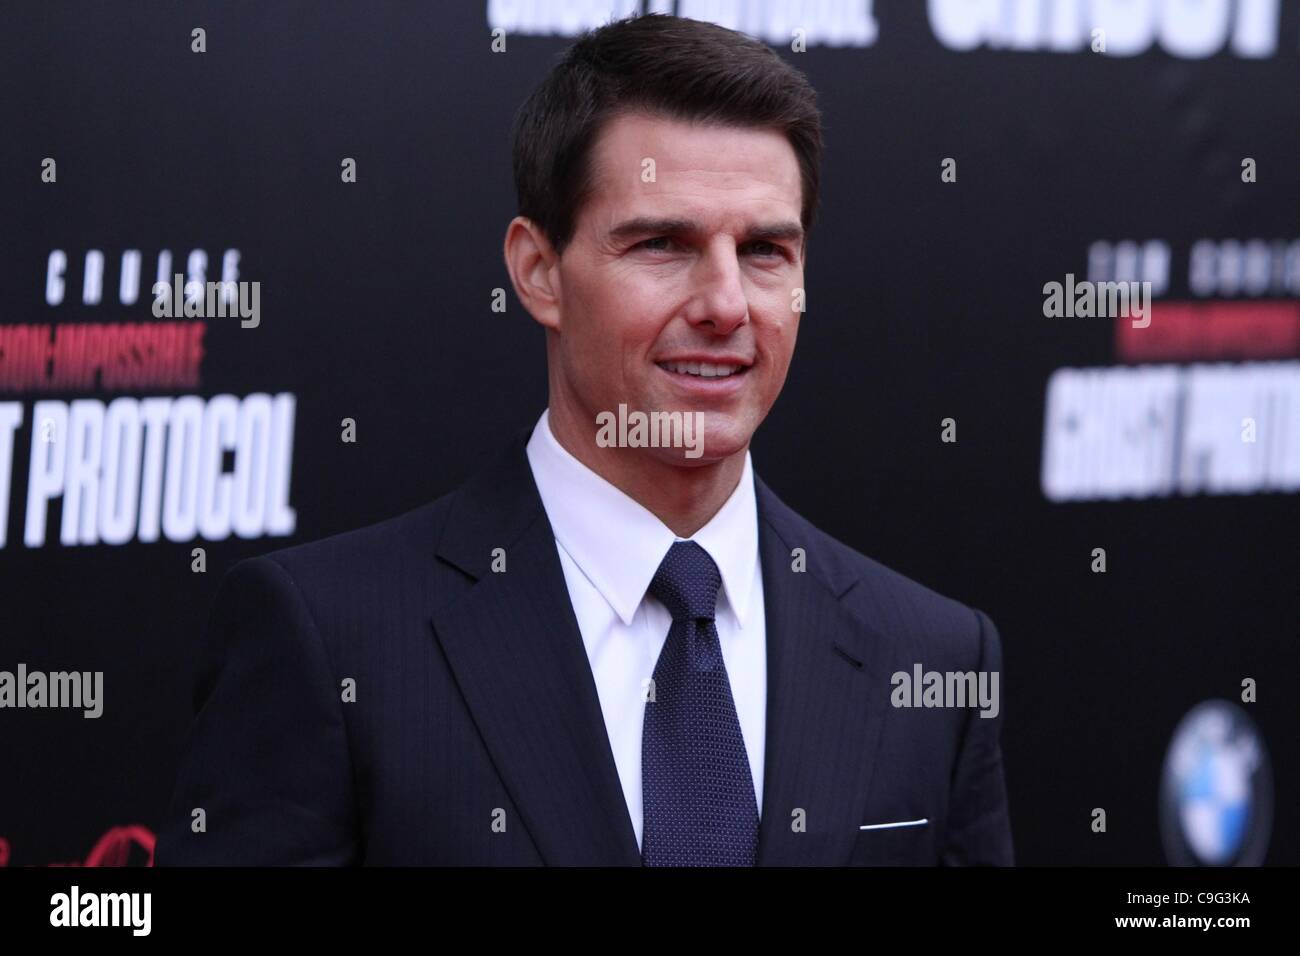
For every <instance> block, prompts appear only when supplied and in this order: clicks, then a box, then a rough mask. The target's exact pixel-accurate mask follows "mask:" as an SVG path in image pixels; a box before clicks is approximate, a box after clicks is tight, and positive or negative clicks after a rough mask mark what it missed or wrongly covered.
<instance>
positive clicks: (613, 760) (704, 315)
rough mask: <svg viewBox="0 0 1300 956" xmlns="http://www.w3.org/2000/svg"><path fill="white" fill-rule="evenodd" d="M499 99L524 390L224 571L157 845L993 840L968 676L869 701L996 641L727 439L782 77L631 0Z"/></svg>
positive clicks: (789, 162) (794, 298) (666, 849)
mask: <svg viewBox="0 0 1300 956" xmlns="http://www.w3.org/2000/svg"><path fill="white" fill-rule="evenodd" d="M514 132H515V138H514V172H515V180H516V187H517V190H518V194H519V212H520V215H519V216H518V217H516V218H515V219H514V220H513V221H512V222H511V223H510V225H509V228H508V230H507V234H506V238H505V249H504V252H505V260H506V265H507V268H508V270H509V273H510V278H511V281H512V283H513V286H514V289H515V292H516V293H517V295H518V297H519V299H520V301H521V302H522V304H523V305H524V307H525V308H526V309H527V310H528V312H529V313H530V314H531V315H532V316H533V317H534V318H535V319H536V320H537V321H538V322H539V323H541V325H542V326H544V327H545V329H546V341H547V360H548V368H549V389H550V400H549V407H548V409H547V411H546V412H545V413H543V415H542V417H541V419H540V420H539V421H538V423H537V425H536V427H535V428H534V429H533V430H532V432H531V435H530V436H524V435H521V436H520V437H519V439H518V440H516V441H515V442H514V443H512V444H511V445H510V446H509V447H508V448H507V449H506V450H505V451H504V453H503V454H502V456H501V458H500V459H499V460H498V461H496V462H494V463H493V464H491V465H490V466H489V467H487V468H486V469H484V470H483V471H482V472H481V473H479V474H478V476H477V477H475V478H474V479H472V480H471V481H470V482H469V483H468V484H467V485H466V486H464V487H463V488H461V489H459V490H458V491H455V492H453V493H452V494H450V495H447V496H446V497H444V498H440V499H438V500H437V501H434V502H433V503H431V504H429V505H427V506H425V507H422V508H420V509H417V510H416V511H413V512H410V513H409V514H406V515H402V516H400V517H397V518H394V519H391V520H389V521H386V522H383V523H381V524H378V525H374V526H372V527H369V528H365V529H362V530H359V531H355V532H351V533H349V534H343V535H338V536H335V537H332V538H327V539H325V540H323V541H319V542H316V543H313V544H308V545H303V546H299V547H294V548H289V549H286V550H282V551H279V552H276V553H273V554H270V555H267V556H264V557H262V558H257V559H253V560H250V561H245V562H241V563H240V564H238V565H236V566H235V567H234V568H233V569H232V570H231V571H230V573H229V574H228V575H227V578H226V580H225V581H224V582H223V584H222V588H221V591H220V593H219V595H218V598H217V602H216V606H215V609H214V612H213V616H212V620H211V624H210V627H209V632H208V638H209V639H208V641H207V642H206V644H205V647H206V654H205V659H204V661H203V663H202V667H201V670H200V677H199V681H198V687H197V692H196V710H197V714H196V717H195V721H194V725H193V729H192V736H191V744H190V748H189V751H188V754H187V756H186V759H185V762H184V764H183V767H182V771H181V775H180V780H179V782H178V784H177V789H176V792H175V795H174V797H173V801H172V806H171V809H170V811H169V815H168V818H167V820H166V822H165V824H164V826H163V828H162V832H161V834H160V837H159V841H158V846H157V850H156V859H157V861H158V863H159V864H162V865H166V864H209V863H244V864H360V863H367V864H473V865H484V864H488V865H491V864H507V865H516V864H589V865H633V866H636V865H643V864H644V865H655V866H659V865H670V866H671V865H754V864H760V865H845V864H866V865H872V864H935V863H944V864H1009V863H1011V862H1012V848H1011V837H1010V829H1009V825H1008V818H1007V804H1006V795H1005V789H1004V785H1003V777H1002V765H1001V753H1000V747H999V741H998V735H999V722H1000V721H999V718H998V717H997V716H996V714H997V710H996V708H994V709H993V710H992V712H991V713H990V712H987V711H986V712H977V711H976V710H974V709H973V708H972V707H971V706H965V707H953V706H949V707H934V708H931V707H923V708H919V709H912V708H903V707H896V706H893V703H895V702H896V701H894V700H893V698H894V691H895V690H896V686H895V681H894V680H893V675H895V674H905V675H911V674H912V672H913V669H914V667H915V666H916V665H921V666H922V667H923V668H924V670H925V671H926V672H930V671H937V672H940V673H957V674H981V675H988V674H996V673H997V672H998V671H999V669H1000V666H1001V665H1000V653H1001V652H1000V645H999V639H998V634H997V631H996V629H995V628H994V626H993V624H992V622H991V621H990V620H989V619H988V618H987V617H986V616H985V615H984V614H983V613H981V612H978V611H974V610H972V609H970V608H967V607H964V606H962V605H960V604H958V603H956V602H954V601H951V600H949V599H947V598H944V597H941V596H939V595H937V594H935V593H933V592H932V591H929V590H927V589H925V588H924V587H922V586H921V585H919V584H916V583H914V582H912V581H910V580H908V579H906V578H904V577H902V576H901V575H899V574H896V573H894V572H892V571H890V570H888V569H886V568H884V567H882V566H881V565H879V564H877V563H875V562H874V561H871V560H870V559H868V558H865V557H863V556H862V555H860V554H858V553H856V552H854V551H853V550H851V549H849V548H848V547H846V546H845V545H843V544H840V543H839V542H837V541H835V540H834V539H832V538H831V537H829V536H828V535H826V534H824V533H823V532H821V531H819V530H818V529H816V528H814V527H813V526H812V525H810V524H809V523H808V522H806V521H805V520H804V519H802V518H801V517H799V515H797V514H796V513H795V512H793V511H792V510H791V509H790V508H789V507H787V506H786V505H785V504H783V503H782V502H781V501H780V500H779V499H777V497H776V496H775V495H774V494H773V493H772V492H771V491H770V490H769V489H768V488H767V487H766V486H765V485H764V484H763V483H762V482H761V481H760V480H759V479H758V478H757V476H756V475H755V474H754V472H753V467H752V462H751V459H750V455H749V451H748V449H749V443H750V439H751V438H752V436H753V433H754V430H755V429H756V428H757V427H758V425H759V423H760V422H761V421H762V420H763V418H764V417H765V416H766V415H767V413H768V411H769V409H770V408H771V407H772V404H773V402H774V401H775V400H776V397H777V395H778V394H779V392H780V390H781V387H782V385H783V383H784V381H785V377H786V371H787V369H788V367H789V363H790V359H791V356H792V354H793V350H794V343H795V333H796V330H797V327H798V321H799V316H800V311H801V307H800V300H801V296H802V287H803V264H804V257H805V253H806V241H807V235H808V230H809V228H810V226H811V224H812V220H813V212H814V209H815V206H816V200H817V187H818V163H819V157H820V149H821V137H820V121H819V116H818V112H817V109H816V106H815V96H814V93H813V91H812V90H811V88H810V87H809V86H808V84H807V82H806V80H805V79H804V78H803V76H802V75H801V74H800V73H799V72H798V71H796V70H794V69H793V68H792V67H790V66H788V65H787V64H785V63H784V61H783V60H782V59H781V58H780V57H779V56H777V55H776V54H775V53H773V52H772V51H771V50H769V49H768V48H767V47H766V46H764V45H763V44H761V43H759V42H757V41H754V40H752V39H749V38H747V37H744V36H743V35H741V34H738V33H734V32H732V31H729V30H725V29H723V28H721V27H718V26H715V25H711V24H706V23H701V22H695V21H690V20H681V19H677V18H674V17H665V16H647V17H642V18H638V19H632V20H626V21H619V22H616V23H613V24H610V25H607V26H605V27H603V28H601V29H600V30H597V31H594V32H592V33H589V34H587V35H585V36H584V37H583V38H581V39H580V40H579V41H578V42H577V43H576V44H575V45H574V46H573V47H572V48H571V49H570V51H569V52H568V53H567V55H566V56H565V58H564V59H563V61H562V62H560V63H559V64H558V65H557V66H556V67H555V68H554V69H553V70H552V71H551V73H550V74H549V75H548V77H547V78H546V80H545V81H544V83H543V84H542V85H541V86H540V87H539V88H538V89H537V90H536V91H535V92H534V93H533V95H532V96H531V97H530V98H529V100H528V101H527V102H526V103H525V104H524V106H523V107H522V108H521V110H520V113H519V116H518V118H517V120H516V126H515V131H514ZM638 414H642V415H647V416H648V415H651V414H653V416H654V421H656V422H657V424H656V425H655V426H652V428H651V432H652V433H653V434H649V433H647V432H646V429H645V428H644V423H643V424H642V427H638V426H637V425H636V424H635V416H636V415H638ZM616 420H617V422H618V424H617V425H614V424H613V423H614V422H615V421H616ZM665 421H667V422H670V423H671V425H670V426H669V427H660V426H662V425H663V423H664V422H665ZM629 422H632V423H633V424H632V425H631V427H629ZM659 439H663V440H659ZM994 686H996V684H995V685H994Z"/></svg>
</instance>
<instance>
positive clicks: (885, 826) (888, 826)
mask: <svg viewBox="0 0 1300 956" xmlns="http://www.w3.org/2000/svg"><path fill="white" fill-rule="evenodd" d="M929 824H930V820H929V819H928V818H927V817H922V818H921V819H919V820H895V821H894V822H893V823H864V824H863V825H862V826H860V827H858V829H859V830H894V829H897V828H898V827H924V826H929Z"/></svg>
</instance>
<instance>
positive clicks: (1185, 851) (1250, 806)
mask: <svg viewBox="0 0 1300 956" xmlns="http://www.w3.org/2000/svg"><path fill="white" fill-rule="evenodd" d="M1272 826H1273V773H1272V769H1271V768H1270V766H1269V761H1268V751H1267V750H1266V749H1265V747H1264V740H1263V738H1262V737H1261V736H1260V733H1259V731H1258V729H1256V727H1255V722H1254V721H1253V720H1251V719H1250V717H1249V716H1247V714H1246V712H1245V711H1244V710H1242V709H1241V708H1240V707H1238V706H1236V705H1234V704H1231V703H1228V702H1227V701H1223V700H1208V701H1205V702H1203V703H1200V704H1197V705H1196V706H1195V707H1193V708H1192V709H1191V710H1190V711H1189V712H1188V713H1187V715H1186V716H1185V717H1183V719H1182V720H1181V721H1180V722H1179V724H1178V727H1177V728H1176V729H1175V730H1174V736H1173V739H1172V740H1171V741H1170V743H1169V752H1168V753H1167V754H1166V755H1165V764H1164V772H1163V774H1162V777H1161V785H1160V837H1161V842H1163V844H1164V848H1165V857H1166V858H1167V859H1168V860H1169V863H1170V864H1171V865H1173V866H1259V865H1260V864H1261V863H1263V862H1264V855H1265V853H1267V852H1268V840H1269V835H1270V832H1271V830H1272Z"/></svg>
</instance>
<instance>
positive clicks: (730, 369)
mask: <svg viewBox="0 0 1300 956" xmlns="http://www.w3.org/2000/svg"><path fill="white" fill-rule="evenodd" d="M659 367H660V368H664V369H667V370H668V371H670V372H677V373H678V374H681V375H698V376H699V377H700V378H726V377H727V376H728V375H734V374H735V373H736V372H739V371H740V370H741V368H742V367H743V366H740V365H722V364H715V363H713V362H660V363H659Z"/></svg>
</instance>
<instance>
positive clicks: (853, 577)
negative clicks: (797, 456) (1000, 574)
mask: <svg viewBox="0 0 1300 956" xmlns="http://www.w3.org/2000/svg"><path fill="white" fill-rule="evenodd" d="M788 518H789V520H787V521H786V522H785V523H786V524H787V526H794V527H798V528H799V532H798V534H797V535H792V536H790V537H796V536H797V537H802V538H803V539H804V540H806V541H807V542H808V544H807V545H806V548H807V552H808V561H809V563H810V564H811V563H812V562H813V561H817V562H819V563H821V564H822V565H823V567H822V568H821V570H822V572H823V577H824V579H825V580H826V581H827V583H828V585H829V586H830V587H831V590H832V591H834V592H835V594H836V596H837V597H838V598H839V599H840V600H841V601H842V602H843V603H844V604H845V605H846V606H847V607H848V608H849V609H850V610H852V611H853V612H854V613H855V614H857V615H858V616H859V617H861V618H862V619H863V620H867V621H870V622H871V623H872V624H873V626H874V627H876V628H877V629H880V630H884V631H887V632H889V633H891V634H896V635H899V636H900V637H902V638H904V639H909V640H910V639H912V638H915V637H920V636H925V637H927V638H930V639H934V638H939V639H942V640H943V641H944V643H946V644H949V645H950V646H951V647H952V649H955V650H961V651H964V652H971V651H974V652H976V653H978V650H979V645H980V642H981V632H982V631H983V630H984V629H985V628H986V627H987V628H988V629H990V630H992V629H993V625H992V622H991V621H989V620H988V618H987V616H985V615H983V613H982V612H980V611H978V610H976V609H975V608H973V607H971V606H970V605H968V604H964V603H962V602H961V601H958V600H956V599H954V598H951V597H948V596H947V595H944V594H940V593H939V592H938V591H936V590H934V589H933V588H931V587H928V586H927V585H924V584H922V583H921V582H919V581H917V580H915V579H913V578H910V577H908V576H907V575H905V574H903V573H902V572H900V571H896V570H894V569H893V568H891V567H888V566H887V565H885V564H882V563H881V562H880V561H877V560H876V559H874V558H871V557H868V556H867V555H865V554H863V553H862V552H860V551H858V550H857V549H855V548H853V547H851V546H850V545H848V544H845V543H844V542H843V541H841V540H839V539H838V538H836V537H834V536H833V535H831V534H828V533H827V532H825V531H823V530H822V529H821V528H818V527H817V526H816V525H814V524H813V523H812V522H810V521H808V520H807V519H806V518H804V517H802V516H801V515H799V514H797V513H796V512H794V511H788ZM790 543H791V544H792V546H794V544H795V543H794V542H790Z"/></svg>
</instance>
